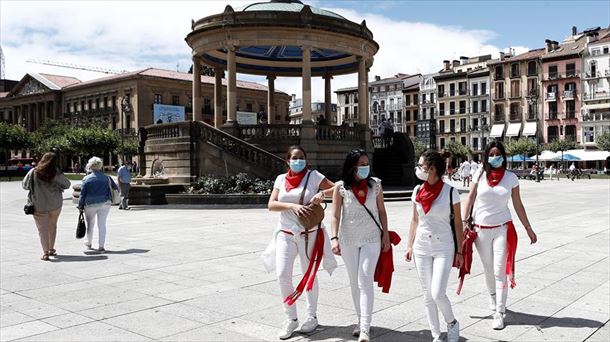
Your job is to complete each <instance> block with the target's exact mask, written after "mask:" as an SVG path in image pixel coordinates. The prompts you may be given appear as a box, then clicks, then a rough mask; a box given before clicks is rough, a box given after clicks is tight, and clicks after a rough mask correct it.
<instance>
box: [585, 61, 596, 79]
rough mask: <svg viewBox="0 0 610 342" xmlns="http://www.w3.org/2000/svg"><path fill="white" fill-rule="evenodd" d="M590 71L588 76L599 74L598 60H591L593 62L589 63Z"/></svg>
mask: <svg viewBox="0 0 610 342" xmlns="http://www.w3.org/2000/svg"><path fill="white" fill-rule="evenodd" d="M589 70H590V71H589V73H588V74H587V77H595V76H596V75H597V62H595V61H591V64H589Z"/></svg>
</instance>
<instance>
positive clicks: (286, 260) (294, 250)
mask: <svg viewBox="0 0 610 342" xmlns="http://www.w3.org/2000/svg"><path fill="white" fill-rule="evenodd" d="M318 233H319V232H318V231H316V232H313V233H309V242H308V246H307V247H308V251H307V255H309V256H311V252H312V251H313V246H314V244H315V241H316V234H318ZM297 255H298V256H299V260H300V264H301V271H302V272H303V273H305V271H307V266H308V265H309V259H308V258H307V255H306V254H305V239H304V237H303V236H302V235H298V236H294V235H290V234H286V233H284V232H279V233H278V234H277V238H276V239H275V262H276V270H275V272H276V275H277V279H278V282H279V284H280V293H281V295H282V302H283V301H284V299H285V298H286V297H288V296H290V295H291V294H292V293H293V292H294V290H295V288H294V285H293V284H292V269H293V268H294V261H295V260H296V257H297ZM304 291H305V295H306V298H307V315H308V316H310V317H316V312H317V311H318V277H317V276H316V279H315V281H314V283H313V287H312V289H311V291H307V290H306V289H305V290H304ZM284 313H285V314H286V316H287V318H288V319H297V305H296V303H295V304H293V305H288V304H286V303H284Z"/></svg>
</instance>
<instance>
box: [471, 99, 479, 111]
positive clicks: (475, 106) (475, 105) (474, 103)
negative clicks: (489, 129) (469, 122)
mask: <svg viewBox="0 0 610 342" xmlns="http://www.w3.org/2000/svg"><path fill="white" fill-rule="evenodd" d="M472 112H473V113H478V112H479V102H478V101H472Z"/></svg>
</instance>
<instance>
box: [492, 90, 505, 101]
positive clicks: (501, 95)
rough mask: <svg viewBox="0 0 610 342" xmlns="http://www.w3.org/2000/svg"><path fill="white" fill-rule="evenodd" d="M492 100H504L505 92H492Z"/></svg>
mask: <svg viewBox="0 0 610 342" xmlns="http://www.w3.org/2000/svg"><path fill="white" fill-rule="evenodd" d="M494 100H496V101H500V100H506V97H505V94H504V92H503V91H502V92H495V93H494Z"/></svg>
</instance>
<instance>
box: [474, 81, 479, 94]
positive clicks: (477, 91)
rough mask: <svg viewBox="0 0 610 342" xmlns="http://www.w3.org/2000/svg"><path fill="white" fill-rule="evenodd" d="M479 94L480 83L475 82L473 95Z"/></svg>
mask: <svg viewBox="0 0 610 342" xmlns="http://www.w3.org/2000/svg"><path fill="white" fill-rule="evenodd" d="M477 95H479V85H478V84H477V83H474V84H473V85H472V96H477Z"/></svg>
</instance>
